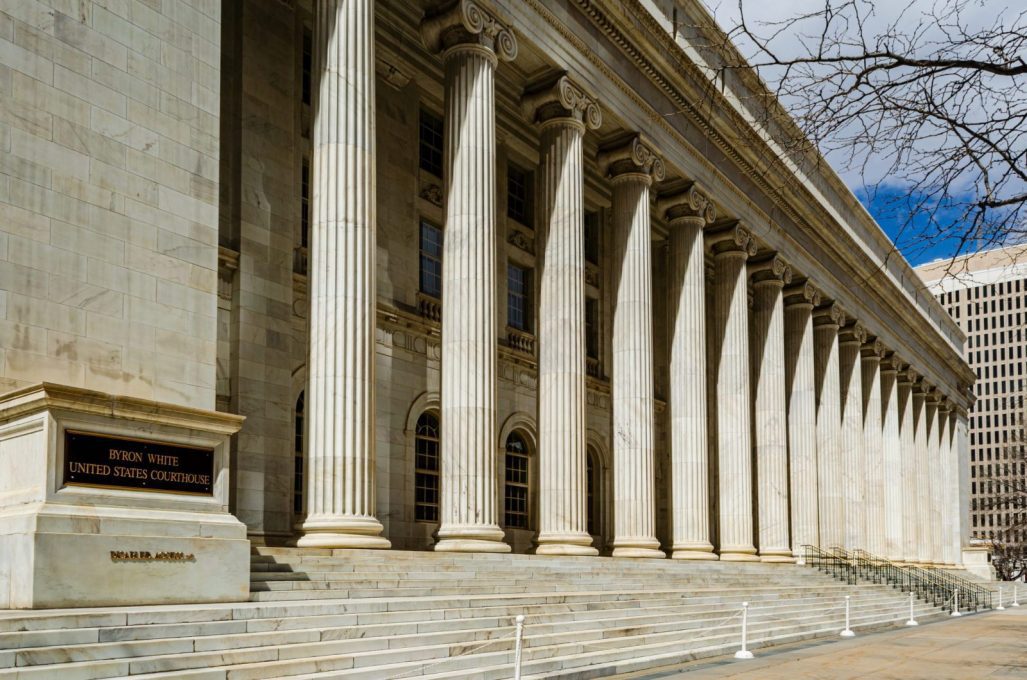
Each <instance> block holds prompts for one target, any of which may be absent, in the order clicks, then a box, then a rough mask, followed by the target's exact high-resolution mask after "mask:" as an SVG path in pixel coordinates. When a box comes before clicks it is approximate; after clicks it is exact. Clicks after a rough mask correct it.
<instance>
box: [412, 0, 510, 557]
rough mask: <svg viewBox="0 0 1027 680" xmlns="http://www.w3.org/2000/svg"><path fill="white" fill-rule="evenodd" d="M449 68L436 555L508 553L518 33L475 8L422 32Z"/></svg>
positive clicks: (447, 15) (464, 6) (441, 17)
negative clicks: (506, 372) (504, 179)
mask: <svg viewBox="0 0 1027 680" xmlns="http://www.w3.org/2000/svg"><path fill="white" fill-rule="evenodd" d="M421 33H422V37H423V38H424V42H425V45H427V47H428V49H429V50H430V51H432V52H441V54H442V60H443V63H444V65H445V107H446V116H445V131H444V134H445V145H446V146H445V152H444V162H443V165H444V167H443V177H444V179H445V189H444V200H445V209H444V213H445V230H446V238H445V241H444V245H443V251H442V394H441V402H442V403H441V407H442V418H441V420H442V423H441V424H442V436H441V440H442V441H441V456H442V480H441V485H442V495H441V508H440V510H441V525H440V526H439V530H438V535H437V539H438V542H437V543H436V544H435V550H438V551H461V552H508V551H509V550H510V546H508V545H506V544H505V543H504V542H503V530H502V529H500V527H499V523H498V522H499V512H498V508H497V504H496V501H497V494H496V453H495V452H496V446H497V442H496V351H497V348H496V180H495V168H496V123H495V70H496V66H497V63H498V61H499V60H500V59H503V60H511V59H513V58H514V57H515V56H516V55H517V42H516V40H515V39H514V36H513V33H511V32H510V30H509V29H508V28H506V27H505V26H503V25H502V24H500V23H499V21H497V20H496V18H495V17H494V16H492V15H491V14H490V13H488V12H487V11H486V10H484V9H483V8H482V7H481V6H480V5H478V4H477V3H476V2H473V0H459V1H458V2H456V3H453V4H448V5H445V6H444V9H443V10H442V11H441V12H439V13H437V14H434V15H429V16H428V17H426V18H425V20H424V22H423V23H422V24H421Z"/></svg>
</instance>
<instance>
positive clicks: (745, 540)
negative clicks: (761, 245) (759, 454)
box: [706, 225, 759, 561]
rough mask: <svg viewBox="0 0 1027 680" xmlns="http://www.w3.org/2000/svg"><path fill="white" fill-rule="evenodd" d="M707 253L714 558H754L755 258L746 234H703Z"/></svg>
mask: <svg viewBox="0 0 1027 680" xmlns="http://www.w3.org/2000/svg"><path fill="white" fill-rule="evenodd" d="M706 243H707V245H709V246H710V248H711V249H712V251H713V270H714V273H713V297H714V301H713V318H712V319H711V322H712V328H711V334H710V335H711V338H712V342H711V343H710V352H711V353H712V354H713V359H714V361H715V363H716V366H717V370H716V372H715V376H716V398H717V420H716V422H717V473H718V487H719V498H718V502H719V507H720V559H722V560H731V561H753V560H758V559H759V558H758V557H757V556H756V548H755V546H754V545H753V526H752V523H753V513H752V432H751V431H750V427H751V424H752V418H751V411H750V409H751V408H752V403H751V401H750V399H751V397H750V393H749V380H750V375H749V295H748V286H747V282H748V281H747V279H748V277H747V276H746V261H747V260H748V259H749V258H750V257H752V256H753V255H755V254H756V242H755V240H754V239H753V237H752V235H751V234H750V233H749V231H748V230H746V229H744V228H743V227H741V226H738V225H735V226H733V227H730V228H727V229H720V230H717V231H714V232H707V236H706Z"/></svg>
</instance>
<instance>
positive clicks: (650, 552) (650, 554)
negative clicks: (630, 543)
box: [610, 548, 667, 560]
mask: <svg viewBox="0 0 1027 680" xmlns="http://www.w3.org/2000/svg"><path fill="white" fill-rule="evenodd" d="M610 554H611V555H612V556H613V557H645V558H653V559H658V560H662V559H664V558H666V557H667V555H666V554H665V553H664V552H663V551H662V550H656V549H654V548H614V549H613V552H612V553H610Z"/></svg>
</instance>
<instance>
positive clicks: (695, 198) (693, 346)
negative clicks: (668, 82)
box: [659, 185, 717, 560]
mask: <svg viewBox="0 0 1027 680" xmlns="http://www.w3.org/2000/svg"><path fill="white" fill-rule="evenodd" d="M659 207H660V210H662V211H664V214H665V216H666V218H667V223H668V225H669V227H670V277H671V279H670V281H671V283H670V299H671V306H670V309H671V314H672V317H671V319H672V320H671V324H670V327H671V341H670V456H671V461H670V468H671V531H672V540H673V544H672V545H671V550H672V551H673V552H672V554H671V556H672V557H673V558H674V559H677V560H682V559H685V560H715V559H717V555H716V554H715V553H714V552H713V544H712V543H711V542H710V513H709V460H708V456H709V438H708V436H707V428H706V419H707V411H706V307H705V305H706V292H705V285H706V283H705V278H706V277H705V272H704V267H705V262H704V248H703V231H702V230H703V228H704V227H705V226H706V225H708V224H710V223H712V222H713V220H714V218H715V217H716V212H715V210H714V207H713V204H712V203H710V202H709V200H708V199H707V198H706V196H705V195H704V194H703V193H702V192H701V191H700V190H699V189H698V188H697V187H696V186H694V185H693V186H692V187H690V188H689V189H688V190H687V191H685V192H683V193H679V194H676V195H673V196H668V197H666V198H664V199H661V201H660V203H659Z"/></svg>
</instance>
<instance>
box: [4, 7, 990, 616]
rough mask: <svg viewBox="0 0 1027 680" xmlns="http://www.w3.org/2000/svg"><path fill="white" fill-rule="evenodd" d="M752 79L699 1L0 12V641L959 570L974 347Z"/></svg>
mask: <svg viewBox="0 0 1027 680" xmlns="http://www.w3.org/2000/svg"><path fill="white" fill-rule="evenodd" d="M314 4H316V9H315V8H314V7H313V6H312V5H314ZM51 5H52V6H51ZM740 61H741V57H740V56H739V55H738V54H737V53H736V52H735V50H734V49H733V48H732V47H731V46H730V44H729V43H728V42H727V41H726V40H725V36H724V34H723V33H722V31H721V30H720V29H719V28H718V27H717V26H716V24H715V23H714V22H713V19H712V17H711V15H710V14H709V12H708V10H707V9H706V8H705V7H704V6H703V5H702V4H701V3H700V2H699V1H698V0H457V1H455V2H454V1H450V2H444V3H441V4H440V3H438V2H435V1H434V0H433V1H428V0H413V1H411V0H378V1H377V2H374V1H373V0H318V1H317V2H316V3H312V2H311V0H242V1H240V2H224V3H222V2H218V1H217V0H180V1H175V2H164V3H159V4H158V6H157V7H156V8H155V7H154V6H153V3H151V2H146V1H144V0H124V1H122V2H117V3H101V2H81V3H77V4H75V5H74V11H73V12H72V8H71V7H66V6H65V3H59V2H49V0H42V1H40V2H31V3H5V4H4V5H3V6H2V7H0V289H2V290H0V338H2V343H0V385H2V387H3V388H4V390H5V391H8V393H7V395H6V396H5V397H4V398H3V399H2V401H0V608H2V607H14V606H17V607H23V606H53V605H62V604H68V603H89V602H112V601H113V602H123V601H131V602H145V601H157V600H159V601H169V600H174V599H175V598H176V597H178V598H192V599H217V598H222V599H224V598H231V597H245V593H244V592H243V591H245V588H246V574H245V572H246V570H247V564H246V562H247V559H248V554H249V549H250V545H251V544H253V543H256V544H269V545H280V544H285V545H299V546H319V547H364V548H382V549H388V548H390V547H391V548H392V549H407V550H436V551H472V552H473V551H484V552H505V551H514V552H535V553H538V554H540V555H553V554H557V555H597V556H598V557H597V558H596V559H602V557H601V556H604V555H610V554H612V555H614V556H628V557H639V558H664V557H673V558H679V559H696V560H703V559H720V560H735V561H748V560H763V561H768V562H773V561H794V560H795V558H796V557H797V556H800V555H801V554H802V546H804V545H815V546H823V547H825V548H826V547H832V546H840V547H845V548H863V549H866V550H868V551H870V552H872V553H875V554H880V555H883V556H886V557H889V558H892V559H894V560H900V561H904V562H917V563H922V564H932V565H959V564H961V563H962V562H963V561H964V557H963V553H962V550H963V548H964V547H965V546H966V545H967V544H968V539H969V531H970V527H969V526H968V519H967V515H966V512H965V509H966V507H967V503H966V494H967V493H968V489H969V485H970V479H969V469H968V467H967V460H968V454H969V448H968V439H967V413H968V409H969V408H970V406H971V402H972V398H973V397H972V394H971V391H970V389H971V385H972V384H973V382H974V373H973V371H971V370H970V368H969V366H968V365H967V363H966V362H965V361H964V359H963V355H962V347H963V342H964V333H963V331H962V330H960V327H959V325H958V323H957V322H956V321H953V320H952V319H951V318H950V317H949V315H948V314H947V313H946V312H945V309H944V308H943V307H942V305H941V304H939V302H938V301H937V300H936V299H935V298H934V296H932V295H931V294H929V293H928V292H926V291H925V290H924V289H923V287H922V284H921V282H920V280H919V278H918V277H917V276H916V274H915V273H914V271H913V270H912V269H911V268H910V266H909V265H908V264H907V263H906V262H905V261H904V260H903V259H902V258H901V257H897V256H896V253H895V252H894V251H893V248H892V244H891V243H890V242H889V240H888V238H887V237H886V236H885V234H884V233H883V232H882V230H881V229H880V227H879V226H878V225H877V224H876V223H875V222H874V220H873V219H872V218H871V217H870V215H869V214H868V213H867V212H866V211H865V210H864V209H863V207H862V206H861V205H860V203H859V201H858V200H857V199H856V198H855V196H854V195H853V194H852V192H851V191H849V189H848V188H846V186H845V184H844V183H843V182H842V180H841V179H840V178H839V177H838V176H837V175H836V174H835V173H834V172H833V171H832V170H831V168H830V167H829V166H828V165H827V164H826V162H824V160H823V159H822V158H820V157H819V156H817V155H816V154H815V152H813V151H811V150H809V149H808V148H807V147H806V146H805V145H803V144H801V143H799V140H801V133H800V132H799V130H798V128H797V127H796V126H795V125H793V124H792V123H791V122H790V120H789V119H787V118H785V117H784V116H783V113H782V111H781V110H780V107H779V105H778V104H777V103H776V101H775V100H774V99H773V97H772V96H771V95H770V94H769V93H768V91H767V90H766V89H765V87H764V85H763V84H762V82H761V81H760V80H759V79H758V78H757V77H756V75H755V74H754V73H753V72H751V71H748V70H745V69H739V68H724V67H725V66H733V65H737V64H738V63H740ZM71 555H74V557H73V558H72V557H69V556H71ZM384 559H387V557H385V558H384ZM537 559H546V558H545V557H541V556H540V557H538V558H537ZM112 560H113V561H114V564H112ZM146 560H158V561H171V562H174V561H179V562H181V564H180V565H178V566H179V567H180V568H178V569H177V570H175V571H173V572H172V571H170V570H169V571H167V572H166V574H167V575H166V576H162V578H161V579H159V582H152V583H149V584H148V585H147V586H146V588H140V589H138V590H132V589H131V588H129V587H128V586H126V585H125V584H126V583H129V580H127V579H126V580H125V581H122V582H120V584H121V585H119V586H118V587H119V588H121V589H120V590H116V591H115V590H110V591H105V590H104V588H106V587H107V586H106V585H104V582H103V578H98V580H97V584H94V585H91V586H90V587H89V588H88V589H86V588H85V587H84V586H83V587H81V588H77V587H76V586H74V585H69V583H74V582H76V581H77V580H85V579H87V578H88V577H89V576H90V575H93V574H110V570H111V569H120V570H123V571H127V570H129V569H143V568H144V567H145V565H144V564H137V563H136V562H135V561H141V562H145V561H146ZM236 571H239V572H240V573H239V574H238V575H237V576H236V575H235V572H236ZM140 573H142V572H140ZM162 573H165V572H162ZM212 574H213V575H215V576H212ZM111 588H114V586H111ZM184 591H188V595H184V594H183V592H184ZM55 592H56V593H59V594H58V595H54V594H53V593H55Z"/></svg>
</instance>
